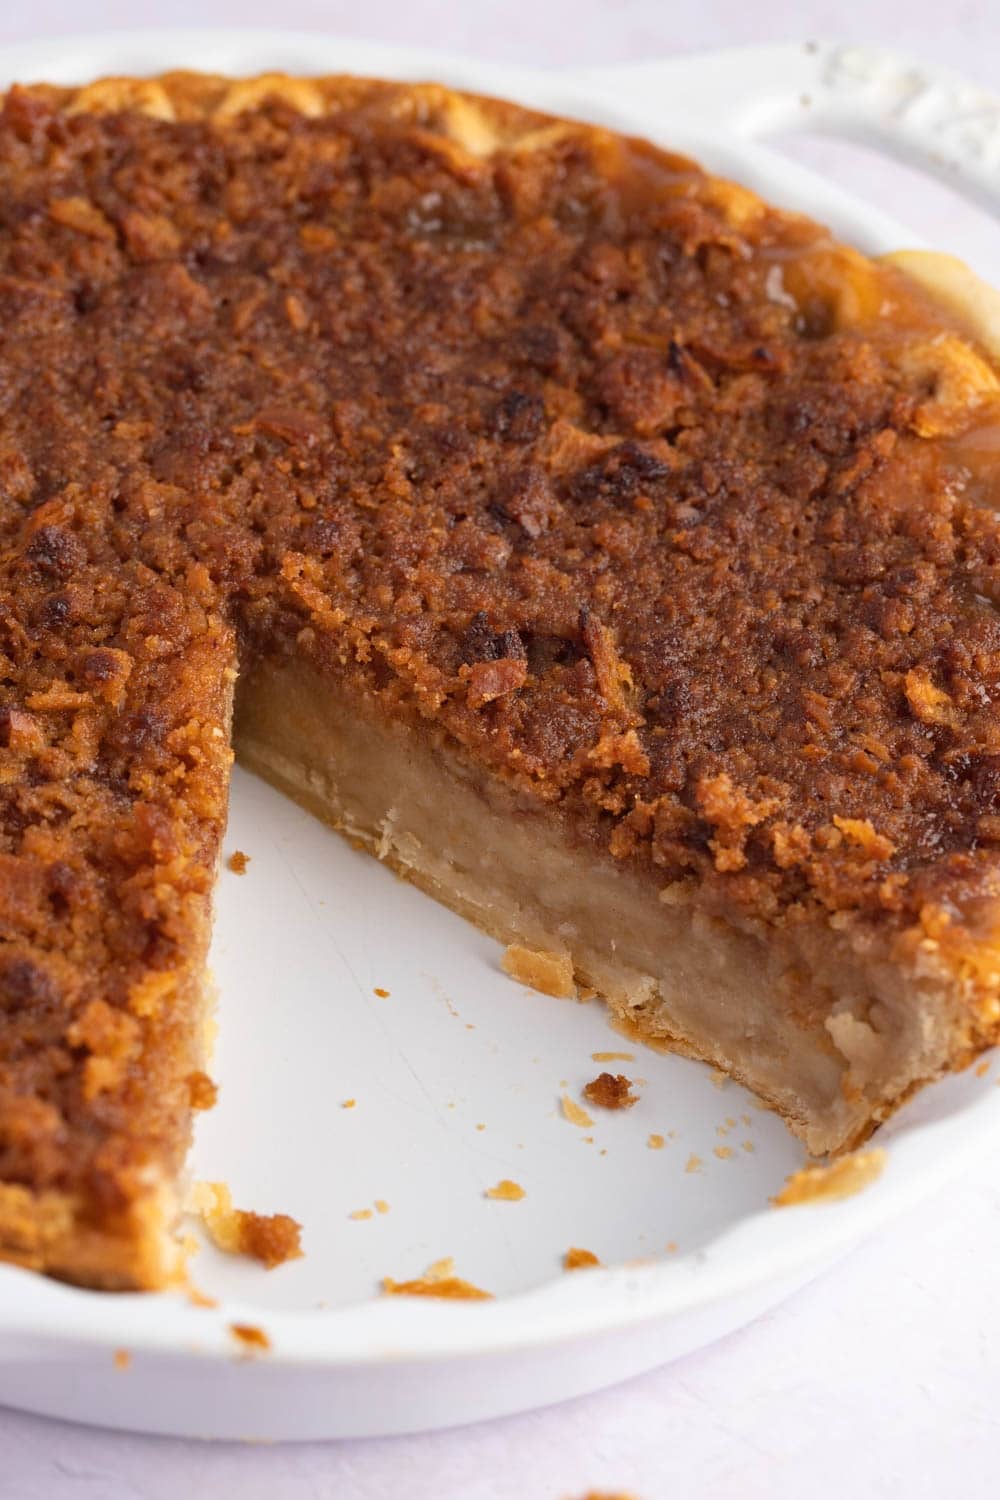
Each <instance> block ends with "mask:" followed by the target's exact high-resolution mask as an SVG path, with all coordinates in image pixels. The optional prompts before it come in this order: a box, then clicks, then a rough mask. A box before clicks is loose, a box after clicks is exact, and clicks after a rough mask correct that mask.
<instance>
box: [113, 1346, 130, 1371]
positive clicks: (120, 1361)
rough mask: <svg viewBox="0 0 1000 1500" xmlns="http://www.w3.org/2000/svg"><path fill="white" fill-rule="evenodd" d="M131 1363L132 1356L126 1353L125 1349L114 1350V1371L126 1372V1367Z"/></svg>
mask: <svg viewBox="0 0 1000 1500" xmlns="http://www.w3.org/2000/svg"><path fill="white" fill-rule="evenodd" d="M131 1363H132V1356H131V1354H130V1353H129V1352H128V1350H127V1349H116V1350H115V1369H116V1370H127V1369H128V1367H129V1365H130V1364H131Z"/></svg>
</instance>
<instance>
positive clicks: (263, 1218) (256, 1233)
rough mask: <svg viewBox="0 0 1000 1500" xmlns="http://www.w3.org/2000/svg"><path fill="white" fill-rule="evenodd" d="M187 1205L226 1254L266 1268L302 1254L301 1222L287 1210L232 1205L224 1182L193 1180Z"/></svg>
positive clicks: (270, 1268) (269, 1268) (271, 1267)
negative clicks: (255, 1210)
mask: <svg viewBox="0 0 1000 1500" xmlns="http://www.w3.org/2000/svg"><path fill="white" fill-rule="evenodd" d="M188 1209H189V1211H190V1212H192V1213H196V1214H198V1215H199V1216H200V1218H201V1220H202V1222H203V1223H204V1225H205V1228H206V1229H207V1230H208V1234H209V1237H210V1239H211V1240H212V1243H213V1244H214V1245H216V1246H217V1247H218V1249H220V1250H224V1251H226V1253H227V1254H229V1255H246V1256H249V1257H250V1259H251V1260H257V1261H259V1262H260V1263H261V1265H262V1266H265V1267H266V1268H267V1269H268V1270H269V1271H272V1270H274V1268H275V1266H280V1265H283V1264H284V1263H285V1261H288V1260H297V1259H298V1258H299V1257H300V1256H301V1255H302V1243H301V1235H302V1225H301V1224H299V1223H298V1221H297V1220H296V1219H293V1218H291V1217H290V1216H289V1215H288V1214H257V1213H253V1212H252V1211H251V1210H250V1209H245V1208H234V1207H233V1200H232V1195H231V1194H230V1191H229V1189H228V1187H227V1186H226V1184H225V1183H224V1182H196V1183H195V1184H194V1186H193V1187H192V1189H191V1193H190V1195H189V1200H188Z"/></svg>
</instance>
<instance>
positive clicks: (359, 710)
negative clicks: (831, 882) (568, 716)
mask: <svg viewBox="0 0 1000 1500" xmlns="http://www.w3.org/2000/svg"><path fill="white" fill-rule="evenodd" d="M235 744H236V750H237V755H238V757H239V760H240V762H241V764H242V765H244V766H246V767H247V768H248V769H249V770H251V771H255V772H257V773H258V774H259V775H261V776H263V777H264V778H265V779H266V780H267V781H270V782H271V783H272V784H273V785H274V786H276V787H277V788H278V789H279V790H280V791H283V792H286V793H287V794H288V795H289V796H291V797H294V798H295V800H296V801H297V802H300V803H301V804H302V805H303V806H304V807H306V808H307V809H308V810H309V811H310V812H312V813H314V814H316V816H318V817H320V818H322V819H324V820H325V821H326V822H329V823H331V824H332V825H333V826H334V827H335V828H337V829H338V830H340V831H341V832H342V833H344V834H345V835H346V836H347V837H348V838H350V839H351V840H352V841H353V842H355V843H361V844H364V845H365V846H366V847H367V848H368V849H369V850H370V851H371V853H372V854H374V855H375V856H376V857H377V858H379V859H381V860H384V861H385V862H386V863H387V864H389V865H390V866H391V867H392V868H393V869H394V870H395V871H396V872H397V873H398V874H399V875H401V876H403V877H404V878H405V879H407V880H409V881H412V883H413V884H414V885H417V886H419V887H420V888H421V890H424V891H426V892H427V893H428V894H429V895H431V896H434V897H435V898H436V899H437V900H438V901H442V902H443V903H444V904H445V905H446V906H450V907H451V908H452V910H453V911H456V912H458V913H459V914H460V915H461V916H464V917H467V918H468V919H469V920H470V921H472V922H474V923H475V924H476V926H477V927H481V928H482V929H483V930H484V931H486V932H488V933H490V934H491V936H493V937H495V938H497V939H499V940H500V941H501V942H502V943H507V944H511V943H516V944H518V945H520V946H523V947H524V948H526V949H528V950H529V951H534V952H539V953H542V954H554V955H558V956H559V957H563V956H565V957H566V958H568V959H569V962H570V964H571V966H572V973H573V976H574V977H575V980H576V982H577V983H578V984H580V985H581V986H583V987H585V988H587V989H592V990H595V991H596V992H597V993H598V994H599V995H600V996H601V997H602V998H603V999H604V1000H605V1001H606V1003H607V1005H608V1007H609V1009H610V1011H611V1013H612V1015H613V1016H614V1017H615V1018H617V1020H619V1021H620V1022H622V1023H623V1024H624V1025H625V1026H626V1027H627V1028H628V1030H629V1031H630V1033H632V1034H634V1035H637V1036H638V1037H640V1038H641V1039H643V1040H646V1041H649V1042H652V1043H654V1044H655V1043H667V1044H669V1045H670V1046H671V1047H673V1048H676V1050H678V1051H682V1052H687V1053H690V1054H691V1055H692V1056H694V1057H698V1058H702V1059H704V1060H705V1061H707V1062H710V1063H713V1064H714V1065H715V1066H716V1067H718V1068H721V1069H723V1070H724V1071H725V1072H727V1073H729V1074H730V1075H731V1076H733V1077H735V1078H738V1079H739V1080H740V1081H741V1082H743V1083H745V1084H747V1085H748V1086H749V1087H750V1088H751V1089H753V1090H754V1091H755V1092H756V1093H757V1094H758V1095H759V1096H760V1097H761V1098H762V1099H764V1100H766V1101H767V1102H769V1103H770V1104H772V1105H773V1106H774V1107H775V1108H777V1109H778V1110H780V1112H781V1113H782V1114H783V1115H784V1116H785V1118H786V1119H787V1120H788V1121H789V1123H791V1124H792V1125H793V1128H794V1129H795V1130H796V1131H797V1133H798V1134H799V1135H801V1137H802V1139H803V1140H804V1141H805V1143H806V1145H807V1147H808V1149H809V1151H810V1152H811V1153H813V1154H814V1155H823V1154H825V1153H827V1152H830V1151H837V1150H840V1149H842V1148H844V1147H847V1146H850V1145H853V1144H855V1143H856V1142H858V1141H860V1140H862V1139H864V1137H865V1136H867V1135H868V1134H869V1132H870V1131H871V1129H872V1127H873V1125H874V1124H875V1123H877V1121H878V1120H879V1119H880V1118H882V1117H883V1116H884V1115H886V1114H888V1113H890V1112H891V1110H892V1109H893V1108H894V1106H895V1105H896V1104H897V1103H898V1102H899V1101H900V1100H901V1099H903V1098H905V1097H906V1095H907V1094H908V1093H909V1092H910V1091H911V1090H912V1089H913V1087H914V1086H915V1085H917V1084H919V1083H922V1082H924V1081H926V1080H927V1079H928V1078H933V1077H936V1076H937V1075H938V1074H939V1073H940V1072H941V1070H942V1069H943V1068H944V1067H945V1066H946V1065H947V1062H948V1059H949V1057H950V1056H951V1054H952V1051H953V1049H954V1047H955V1045H956V1042H957V1043H958V1044H959V1045H961V1039H962V1035H963V1033H962V1025H963V1021H962V1017H961V1013H960V1011H958V1009H957V1008H955V1007H953V1006H952V1004H951V1003H950V993H949V981H948V976H947V975H942V974H940V973H939V972H936V970H935V968H934V966H933V965H928V964H925V965H924V966H923V971H922V972H919V971H918V972H911V973H909V974H907V973H901V972H900V970H899V968H898V967H897V966H896V965H895V964H894V963H893V962H892V959H891V955H890V953H889V951H888V946H887V944H886V943H885V942H884V941H880V940H879V939H878V938H873V937H872V936H871V935H870V934H868V933H866V932H864V931H862V932H856V931H852V930H851V929H850V928H847V929H844V930H840V931H838V930H837V929H835V928H833V927H831V925H830V923H829V922H827V921H824V920H814V921H812V922H810V923H805V924H802V925H801V926H796V927H793V928H790V929H788V930H785V931H779V932H775V931H773V930H770V929H768V928H766V927H763V926H762V925H760V924H754V923H751V922H744V923H742V924H740V925H736V923H734V922H732V921H729V920H727V919H726V918H725V917H721V916H719V915H717V914H715V913H714V912H713V911H712V910H710V909H705V908H703V907H701V906H700V905H699V902H698V899H697V894H696V893H692V892H690V891H686V890H685V889H684V888H683V887H682V886H679V885H674V886H671V885H662V886H661V885H658V883H657V880H656V878H655V872H654V871H650V870H644V869H633V868H630V867H629V866H627V865H623V864H622V863H621V862H620V861H616V860H614V859H612V858H611V857H610V856H609V855H607V854H606V853H604V852H603V851H600V850H596V849H595V848H594V847H593V846H592V845H583V844H581V843H580V841H579V840H578V839H574V837H573V833H572V828H571V827H570V828H567V827H565V826H561V825H560V823H559V821H558V820H557V819H553V818H552V817H551V816H549V815H547V811H548V810H547V809H544V808H539V807H538V806H537V804H533V803H532V802H530V801H528V800H527V799H524V798H521V799H519V798H518V797H517V795H516V794H515V793H513V792H512V791H510V790H509V789H508V788H506V787H504V786H503V785H500V784H497V783H496V782H493V781H490V780H489V779H487V778H485V777H484V776H483V775H482V773H481V772H479V771H477V770H476V769H475V768H473V767H470V766H468V765H467V764H466V763H463V761H462V760H461V759H460V758H458V757H457V756H456V755H455V754H454V753H451V754H449V752H448V750H447V749H446V747H444V746H442V745H441V744H440V743H435V740H434V738H433V737H432V736H431V735H429V734H420V733H416V734H414V733H412V732H406V731H403V730H401V729H400V728H399V727H398V726H395V725H390V724H386V723H385V721H384V720H382V719H380V718H379V716H378V715H377V714H373V713H372V712H371V708H370V706H369V707H368V709H367V711H366V707H365V705H364V704H363V703H361V702H352V701H351V699H350V698H348V697H345V696H343V695H342V694H340V693H338V692H337V691H336V690H335V689H333V688H332V686H331V684H330V682H329V681H328V680H325V679H324V678H322V677H320V676H319V675H318V674H317V673H316V672H315V671H314V670H313V669H311V668H310V667H308V666H306V665H303V664H301V663H287V662H282V663H281V664H280V665H278V666H275V665H274V664H271V663H263V664H261V665H259V666H258V667H257V668H256V669H255V670H253V671H251V672H250V673H248V674H247V676H246V677H244V678H241V680H240V687H239V693H238V697H237V713H236V722H235Z"/></svg>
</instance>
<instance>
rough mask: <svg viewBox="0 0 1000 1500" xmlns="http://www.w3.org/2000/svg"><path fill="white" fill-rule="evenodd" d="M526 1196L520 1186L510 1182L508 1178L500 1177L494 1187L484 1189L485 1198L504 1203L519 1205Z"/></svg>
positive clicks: (517, 1183)
mask: <svg viewBox="0 0 1000 1500" xmlns="http://www.w3.org/2000/svg"><path fill="white" fill-rule="evenodd" d="M526 1196H527V1195H526V1193H525V1191H524V1188H523V1187H522V1186H521V1184H520V1183H519V1182H511V1180H510V1178H509V1177H501V1179H500V1181H499V1182H498V1183H497V1185H496V1187H491V1188H487V1189H486V1197H487V1198H496V1199H499V1200H501V1201H502V1202H504V1203H519V1202H520V1201H521V1199H522V1198H524V1197H526Z"/></svg>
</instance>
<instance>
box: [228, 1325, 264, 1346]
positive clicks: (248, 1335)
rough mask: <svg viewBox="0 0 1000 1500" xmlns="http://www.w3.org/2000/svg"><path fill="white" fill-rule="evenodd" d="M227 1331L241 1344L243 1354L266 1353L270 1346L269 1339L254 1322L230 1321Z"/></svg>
mask: <svg viewBox="0 0 1000 1500" xmlns="http://www.w3.org/2000/svg"><path fill="white" fill-rule="evenodd" d="M229 1332H230V1333H231V1334H232V1335H233V1337H234V1338H235V1339H238V1340H239V1342H240V1343H241V1344H242V1346H243V1352H244V1353H245V1354H266V1352H267V1350H268V1349H270V1347H271V1340H270V1339H269V1338H268V1336H267V1334H266V1333H265V1332H264V1330H263V1328H258V1327H257V1325H256V1324H255V1323H230V1325H229Z"/></svg>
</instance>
